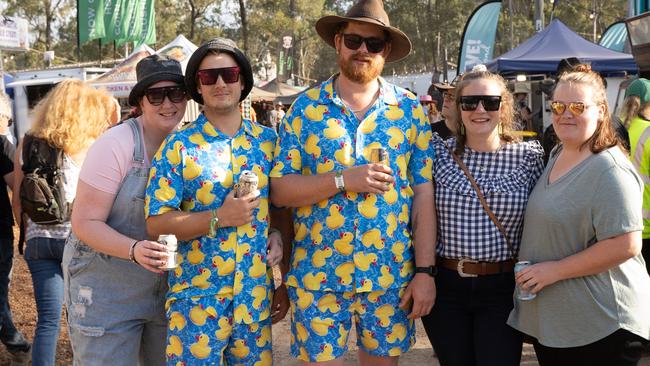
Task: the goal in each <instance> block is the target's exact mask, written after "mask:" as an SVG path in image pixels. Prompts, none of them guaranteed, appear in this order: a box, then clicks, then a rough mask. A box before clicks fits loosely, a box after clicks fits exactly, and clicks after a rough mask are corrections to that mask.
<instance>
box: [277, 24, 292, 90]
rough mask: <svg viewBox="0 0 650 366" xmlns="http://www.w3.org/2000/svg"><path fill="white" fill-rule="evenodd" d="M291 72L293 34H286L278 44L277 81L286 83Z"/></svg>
mask: <svg viewBox="0 0 650 366" xmlns="http://www.w3.org/2000/svg"><path fill="white" fill-rule="evenodd" d="M292 72H293V34H292V33H290V32H289V33H286V34H285V35H283V36H282V42H280V47H279V54H278V63H277V72H276V75H277V79H278V81H282V82H284V81H287V80H288V79H290V78H291V74H292Z"/></svg>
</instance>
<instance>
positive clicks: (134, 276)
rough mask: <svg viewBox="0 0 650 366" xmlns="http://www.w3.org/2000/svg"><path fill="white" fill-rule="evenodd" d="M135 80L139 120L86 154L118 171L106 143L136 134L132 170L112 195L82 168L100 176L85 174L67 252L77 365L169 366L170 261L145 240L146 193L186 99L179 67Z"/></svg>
mask: <svg viewBox="0 0 650 366" xmlns="http://www.w3.org/2000/svg"><path fill="white" fill-rule="evenodd" d="M136 72H137V77H138V83H137V84H136V85H135V86H134V88H133V90H132V91H131V93H130V95H129V103H130V104H131V105H132V106H136V107H138V108H139V109H140V110H141V112H142V115H141V116H140V117H138V118H132V119H128V120H127V121H125V122H124V123H123V124H122V125H119V126H117V127H115V128H114V129H112V131H109V132H107V133H106V134H105V135H104V136H102V137H101V138H100V139H99V140H98V142H97V144H96V146H95V147H94V148H97V150H95V151H93V148H91V151H90V152H89V156H92V155H93V154H95V163H97V159H96V158H97V157H100V159H101V163H103V164H105V165H106V166H108V167H109V168H114V169H117V170H120V167H123V166H120V164H119V162H118V161H117V160H118V159H119V156H118V155H115V154H113V153H114V151H115V150H114V149H113V150H112V149H111V145H110V143H109V144H107V143H106V141H107V140H108V141H113V140H110V139H111V138H113V139H114V138H115V137H116V136H122V135H125V136H129V133H131V134H132V136H133V141H134V148H133V152H132V162H131V164H130V165H129V166H130V168H128V169H124V174H122V175H124V176H120V178H121V183H120V185H119V188H118V190H117V193H115V194H110V193H108V192H105V191H102V190H100V189H97V188H96V187H95V186H94V183H93V178H95V179H96V180H97V181H99V180H101V179H103V178H104V177H102V176H96V177H92V176H90V177H88V176H84V174H83V170H84V168H87V169H90V170H92V171H96V170H97V171H101V169H96V167H85V166H84V167H83V168H82V174H81V179H80V181H79V188H78V191H77V198H76V201H75V203H74V209H73V213H72V231H73V234H72V235H71V236H70V237H69V239H68V241H67V244H66V247H65V251H64V256H63V266H64V277H65V303H66V306H67V308H68V326H69V330H70V339H71V343H72V349H73V353H74V364H75V365H129V366H131V365H136V364H140V365H147V366H149V365H164V364H165V337H166V330H167V320H166V317H165V312H164V301H165V294H166V292H167V278H166V276H163V275H162V274H163V272H162V271H160V270H159V269H158V267H160V266H162V265H163V264H164V263H165V261H166V259H167V254H166V250H165V247H164V246H163V245H161V244H159V243H157V242H155V241H151V240H148V239H149V238H148V236H147V232H146V226H145V221H144V205H145V202H144V192H145V187H146V185H147V179H148V176H149V167H150V163H149V161H150V159H151V158H152V157H153V155H154V154H155V152H156V151H157V150H158V147H159V145H160V144H161V142H162V141H163V139H164V138H165V137H166V136H167V134H169V133H170V132H171V131H172V130H174V129H175V128H176V127H177V126H178V123H179V122H180V121H181V119H182V117H183V115H184V113H185V107H186V103H187V97H186V96H185V87H184V84H183V74H182V71H181V66H180V64H179V63H178V62H177V61H175V60H172V59H169V58H167V57H163V56H160V55H153V56H149V57H146V58H144V59H142V60H141V61H140V62H139V63H138V65H137V67H136ZM119 129H122V130H119ZM125 130H126V131H125ZM120 133H122V135H120ZM102 139H106V140H105V141H103V143H102ZM117 142H118V143H119V142H120V141H117ZM87 161H88V160H87ZM122 162H123V160H122ZM84 178H85V179H84Z"/></svg>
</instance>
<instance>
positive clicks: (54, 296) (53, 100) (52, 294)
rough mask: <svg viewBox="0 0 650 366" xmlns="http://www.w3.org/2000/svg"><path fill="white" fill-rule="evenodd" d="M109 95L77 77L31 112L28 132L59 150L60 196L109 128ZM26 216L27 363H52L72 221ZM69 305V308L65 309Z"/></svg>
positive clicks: (72, 192)
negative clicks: (32, 301) (31, 315)
mask: <svg viewBox="0 0 650 366" xmlns="http://www.w3.org/2000/svg"><path fill="white" fill-rule="evenodd" d="M107 100H108V94H107V93H106V92H104V91H102V90H96V89H95V88H93V87H92V86H90V85H88V84H86V83H85V82H83V81H81V80H74V79H66V80H64V81H62V82H60V83H59V84H57V85H56V86H55V87H54V89H52V90H51V91H50V92H49V93H48V94H47V95H46V97H45V98H44V99H43V100H41V101H40V102H39V104H38V105H37V106H36V108H35V110H34V116H33V124H32V128H31V129H30V130H29V131H28V132H27V134H28V135H31V136H33V137H36V138H41V139H44V140H46V141H47V142H48V143H49V144H50V145H51V146H54V147H56V148H57V149H61V150H63V152H64V156H63V166H62V167H61V168H62V171H63V182H64V191H65V199H66V201H67V202H68V203H72V201H73V200H75V197H76V192H77V181H78V178H79V171H80V168H81V165H82V164H83V162H84V160H85V158H86V153H87V151H88V149H89V148H90V145H91V144H92V143H93V142H94V141H95V139H97V138H98V137H99V135H101V134H102V133H103V132H104V131H105V130H106V129H107V128H108V126H109V122H110V119H111V107H112V105H111V104H110V103H107V102H106V101H107ZM21 157H22V142H21V144H19V146H18V148H17V149H16V158H15V161H14V166H15V168H14V177H15V182H14V187H15V188H14V192H20V186H21V184H22V180H23V170H22V166H23V161H22V158H21ZM13 198H14V199H13V202H14V210H15V211H14V212H15V213H16V214H17V215H19V213H20V212H21V206H20V198H19V195H18V194H15V195H14V197H13ZM25 220H26V234H25V239H26V242H27V247H26V249H25V260H26V261H27V266H28V267H29V271H30V272H31V274H32V282H33V285H34V297H35V298H36V309H37V311H38V320H37V322H36V334H35V335H34V344H33V349H32V365H34V366H40V365H54V362H55V358H56V345H57V339H58V337H59V329H60V320H61V310H62V305H63V301H64V299H63V298H64V285H63V270H62V267H61V262H62V258H63V249H64V247H65V241H66V238H67V237H68V235H69V234H70V229H71V222H70V221H69V220H68V221H65V222H64V223H62V224H59V225H41V224H36V223H34V222H32V220H30V219H29V218H25ZM68 309H69V308H68Z"/></svg>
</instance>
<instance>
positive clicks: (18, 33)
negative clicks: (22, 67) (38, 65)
mask: <svg viewBox="0 0 650 366" xmlns="http://www.w3.org/2000/svg"><path fill="white" fill-rule="evenodd" d="M28 49H29V32H28V28H27V19H23V18H17V17H6V16H5V17H0V50H7V51H25V50H28Z"/></svg>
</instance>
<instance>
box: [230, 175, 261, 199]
mask: <svg viewBox="0 0 650 366" xmlns="http://www.w3.org/2000/svg"><path fill="white" fill-rule="evenodd" d="M258 182H259V178H258V177H257V174H256V173H255V172H253V171H250V170H244V171H242V172H241V174H240V175H239V182H238V183H237V184H235V197H243V196H245V195H247V194H249V193H257V195H259V192H258V191H257V185H258Z"/></svg>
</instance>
